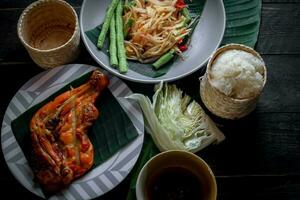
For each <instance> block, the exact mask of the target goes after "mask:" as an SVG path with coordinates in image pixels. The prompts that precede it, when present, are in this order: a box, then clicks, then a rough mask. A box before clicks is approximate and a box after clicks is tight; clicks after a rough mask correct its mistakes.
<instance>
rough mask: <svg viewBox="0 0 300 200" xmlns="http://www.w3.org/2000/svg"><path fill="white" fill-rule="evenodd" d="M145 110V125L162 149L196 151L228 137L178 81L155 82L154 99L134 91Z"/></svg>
mask: <svg viewBox="0 0 300 200" xmlns="http://www.w3.org/2000/svg"><path fill="white" fill-rule="evenodd" d="M127 98H129V99H134V100H137V101H138V102H139V104H140V106H141V108H142V110H143V113H144V118H145V129H146V132H147V133H149V134H150V135H151V136H152V138H153V141H154V142H155V144H156V146H157V147H158V148H159V150H160V151H167V150H187V151H191V152H193V153H195V152H197V151H199V150H201V149H203V148H205V147H207V146H208V145H210V144H212V143H219V142H221V141H223V140H224V139H225V136H224V135H223V133H222V132H221V131H220V130H219V129H218V128H217V126H216V125H215V123H214V122H213V121H212V120H211V119H210V118H209V116H208V115H207V114H205V112H204V111H203V109H202V108H201V106H200V105H199V104H198V103H197V102H196V101H193V100H191V98H190V97H189V96H188V95H183V92H182V91H181V90H180V89H178V88H177V87H176V86H175V85H168V84H167V83H163V82H161V83H160V84H158V85H156V86H155V94H154V95H153V103H151V101H150V99H149V98H148V97H147V96H145V95H142V94H132V95H130V96H128V97H127Z"/></svg>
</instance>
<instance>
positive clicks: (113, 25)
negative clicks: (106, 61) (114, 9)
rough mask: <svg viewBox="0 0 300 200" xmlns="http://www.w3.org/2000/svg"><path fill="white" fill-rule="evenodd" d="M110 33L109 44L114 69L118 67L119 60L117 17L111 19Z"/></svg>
mask: <svg viewBox="0 0 300 200" xmlns="http://www.w3.org/2000/svg"><path fill="white" fill-rule="evenodd" d="M109 31H110V43H109V54H110V64H111V66H113V67H117V66H118V58H117V36H116V20H115V15H113V17H112V18H111V21H110V26H109Z"/></svg>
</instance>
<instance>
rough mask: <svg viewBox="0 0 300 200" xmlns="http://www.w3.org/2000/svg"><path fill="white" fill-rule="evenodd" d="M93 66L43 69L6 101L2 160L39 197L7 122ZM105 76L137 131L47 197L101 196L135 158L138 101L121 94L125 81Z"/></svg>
mask: <svg viewBox="0 0 300 200" xmlns="http://www.w3.org/2000/svg"><path fill="white" fill-rule="evenodd" d="M93 69H95V67H93V66H88V65H82V64H72V65H65V66H61V67H57V68H54V69H51V70H48V71H44V72H42V73H40V74H38V75H37V76H35V77H33V78H32V79H31V80H29V81H28V82H27V83H26V84H24V85H23V86H22V87H21V89H20V90H19V91H18V92H17V93H16V94H15V96H14V97H13V99H12V100H11V102H10V104H9V105H8V108H7V110H6V113H5V116H4V119H3V123H2V129H1V145H2V151H3V154H4V158H5V161H6V163H7V165H8V167H9V169H10V171H11V172H12V174H13V175H14V176H15V178H16V179H17V180H18V181H19V182H20V183H21V184H22V185H23V186H24V187H26V188H27V189H28V190H29V191H31V192H33V193H35V194H36V195H38V196H40V197H44V195H43V193H42V191H41V188H40V187H39V185H38V184H36V183H35V182H34V181H33V177H34V176H33V173H32V171H31V168H30V167H29V165H28V162H27V160H26V158H25V156H24V154H23V152H22V150H21V148H20V146H19V145H18V143H17V141H16V139H15V136H14V134H13V133H12V130H11V125H10V124H11V122H12V121H13V120H14V119H16V118H17V117H18V116H19V115H21V114H22V113H23V112H25V111H26V110H27V109H28V108H30V107H32V106H33V105H36V104H37V103H39V102H41V101H43V100H44V99H46V98H47V97H49V96H50V95H51V94H53V93H55V92H56V91H58V90H59V89H60V88H62V87H63V86H65V85H66V84H68V83H70V82H72V81H73V80H75V79H77V78H78V77H80V76H81V75H82V74H85V73H87V72H89V71H91V70H93ZM104 73H106V72H104ZM106 74H107V73H106ZM107 76H108V77H109V79H110V84H109V86H108V88H109V90H110V91H111V93H112V94H113V95H114V97H116V99H117V100H118V102H119V103H120V105H121V106H122V108H123V110H124V111H125V112H126V113H127V115H128V117H129V118H130V120H131V121H132V122H133V125H134V126H135V128H136V129H137V132H138V134H139V135H138V137H137V138H136V139H134V140H133V141H132V142H131V143H129V144H128V145H127V146H125V147H124V148H122V149H121V150H119V151H118V152H117V153H116V154H115V155H113V156H112V157H110V158H109V159H108V160H107V161H105V162H104V163H103V164H101V165H99V166H98V167H95V168H94V169H93V170H91V171H90V172H88V173H87V174H85V175H84V176H83V177H81V178H80V179H78V180H76V181H74V182H73V183H72V184H71V185H70V186H69V187H68V188H67V189H65V190H62V191H61V192H59V193H57V194H56V195H53V196H51V198H50V199H72V200H73V199H92V198H95V197H98V196H101V195H103V194H104V193H106V192H108V191H109V190H111V189H113V188H114V187H115V186H117V185H118V184H119V183H120V182H121V181H122V180H123V179H124V178H125V177H126V176H127V175H128V173H129V172H130V171H131V169H132V167H133V166H134V164H135V163H136V161H137V159H138V156H139V154H140V152H141V149H142V145H143V139H144V134H143V133H144V120H143V115H142V112H141V110H140V108H139V106H138V104H137V103H135V102H132V101H129V100H127V99H124V98H123V97H125V96H127V95H129V94H131V93H132V92H131V90H130V89H129V88H128V87H127V85H126V84H125V83H123V82H122V81H121V80H120V79H118V78H117V77H114V76H111V75H109V74H107Z"/></svg>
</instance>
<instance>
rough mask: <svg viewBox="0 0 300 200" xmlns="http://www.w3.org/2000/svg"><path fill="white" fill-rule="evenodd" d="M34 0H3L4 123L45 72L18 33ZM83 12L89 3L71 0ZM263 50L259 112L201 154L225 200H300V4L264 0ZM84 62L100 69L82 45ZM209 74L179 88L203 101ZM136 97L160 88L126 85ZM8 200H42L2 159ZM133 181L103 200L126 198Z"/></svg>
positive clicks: (231, 126)
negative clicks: (16, 99) (202, 82)
mask: <svg viewBox="0 0 300 200" xmlns="http://www.w3.org/2000/svg"><path fill="white" fill-rule="evenodd" d="M31 2H32V0H18V1H17V0H14V1H12V0H1V1H0V92H1V95H0V96H1V97H0V121H2V118H3V115H4V113H5V110H6V107H7V106H8V103H9V102H10V100H11V98H12V97H13V95H14V94H15V93H16V92H17V90H18V89H19V88H20V87H21V86H22V85H23V84H24V83H25V82H26V81H27V80H29V79H30V78H31V77H32V76H34V75H36V74H38V73H40V72H42V71H43V70H42V69H41V68H39V67H37V66H36V65H35V64H34V63H33V62H32V61H31V59H30V57H29V56H28V54H27V52H26V50H25V49H24V48H23V46H22V45H21V43H20V41H19V39H18V38H17V33H16V24H17V20H18V18H19V16H20V14H21V12H22V10H23V9H24V8H25V7H26V6H27V5H28V4H29V3H31ZM69 2H71V4H72V5H73V6H74V7H75V8H76V10H77V11H78V13H79V12H80V6H81V2H82V1H81V0H72V1H69ZM256 50H257V51H258V52H260V53H261V54H262V56H263V58H264V60H265V62H266V64H267V68H268V81H267V85H266V87H265V90H264V92H263V94H262V96H261V99H260V101H259V103H258V106H257V108H256V110H255V111H254V112H253V113H252V114H250V115H249V116H248V117H246V118H244V119H242V120H239V121H236V122H226V121H224V120H219V119H215V120H216V121H217V123H219V124H220V125H221V129H222V130H223V131H224V133H225V134H226V137H227V138H226V140H225V141H224V142H223V143H222V144H220V145H218V146H210V147H208V148H206V149H205V150H203V151H201V152H200V153H198V155H199V156H201V157H202V158H203V159H205V160H206V161H207V162H208V163H209V165H210V166H211V167H212V169H213V171H214V172H215V175H216V177H217V183H218V199H228V200H232V199H239V200H243V199H251V200H256V199H261V200H266V199H272V200H273V199H282V200H286V199H288V200H292V199H293V200H298V199H300V1H299V0H264V2H263V7H262V23H261V27H260V35H259V40H258V43H257V46H256ZM75 62H76V63H86V64H92V65H97V64H96V63H95V62H94V61H93V60H92V58H91V57H90V56H89V55H88V53H87V52H86V51H85V48H84V47H83V48H82V53H81V55H80V57H79V59H78V60H77V61H75ZM201 75H202V71H201V70H199V71H198V72H196V73H194V74H193V75H191V76H189V77H186V78H184V79H182V80H180V81H177V82H176V84H177V85H178V86H179V87H181V88H182V89H184V90H185V91H186V92H187V93H188V94H190V95H191V96H193V97H194V98H196V99H198V100H199V85H198V84H195V83H197V81H198V77H199V76H201ZM126 83H127V84H128V85H129V86H130V87H131V88H132V89H133V90H134V91H135V92H144V93H145V92H146V93H147V94H151V93H152V90H153V85H143V84H137V83H131V82H128V81H127V82H126ZM0 163H1V164H0V191H1V193H0V195H1V197H0V198H1V199H8V198H9V199H14V198H22V199H37V197H36V196H34V195H32V194H31V193H30V192H29V191H27V190H26V189H25V188H24V187H23V186H22V185H21V184H19V183H18V182H17V181H16V180H15V179H14V177H13V175H12V174H11V173H10V171H9V169H8V168H7V165H6V163H5V161H4V158H3V156H2V154H1V156H0ZM128 187H129V178H127V179H125V180H124V181H123V182H122V183H121V184H120V185H119V186H117V187H116V188H115V189H114V190H112V191H111V192H109V193H108V194H106V195H104V197H102V198H99V199H125V196H126V193H127V191H128Z"/></svg>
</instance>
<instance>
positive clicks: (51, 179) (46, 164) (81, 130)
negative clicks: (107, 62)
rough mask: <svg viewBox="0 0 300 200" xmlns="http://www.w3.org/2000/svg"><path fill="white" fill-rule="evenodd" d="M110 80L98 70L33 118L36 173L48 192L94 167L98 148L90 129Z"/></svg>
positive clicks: (66, 183) (31, 123) (31, 126)
mask: <svg viewBox="0 0 300 200" xmlns="http://www.w3.org/2000/svg"><path fill="white" fill-rule="evenodd" d="M108 83H109V80H108V78H107V77H106V76H105V75H104V74H103V73H101V72H100V71H98V70H95V71H93V73H92V75H91V77H90V79H89V80H88V82H86V83H85V84H83V85H81V86H79V87H77V88H74V89H72V88H71V89H70V90H69V91H66V92H64V93H62V94H60V95H59V96H57V97H56V98H55V99H54V100H53V101H51V102H49V103H47V104H46V105H44V106H43V107H42V108H40V109H39V110H38V111H37V112H36V113H35V114H34V116H33V117H32V119H31V122H30V130H31V140H32V147H33V154H34V156H35V160H36V163H35V167H34V172H35V175H36V178H37V180H38V181H39V183H40V184H41V185H42V187H43V188H44V189H45V190H46V191H47V192H51V193H52V192H56V191H58V190H60V189H62V188H64V187H65V186H67V185H69V184H70V183H71V182H72V181H73V180H74V179H76V178H78V177H80V176H82V175H83V174H85V173H86V172H87V171H88V170H89V169H90V168H91V167H92V165H93V163H94V149H93V145H92V143H91V142H90V140H89V138H88V136H87V131H88V129H89V127H90V126H91V125H92V123H93V122H94V121H95V120H96V119H97V118H98V115H99V112H98V110H97V108H96V107H95V106H94V103H95V101H96V98H97V97H98V96H99V94H100V93H101V91H102V90H103V89H105V88H106V87H107V86H108Z"/></svg>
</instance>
